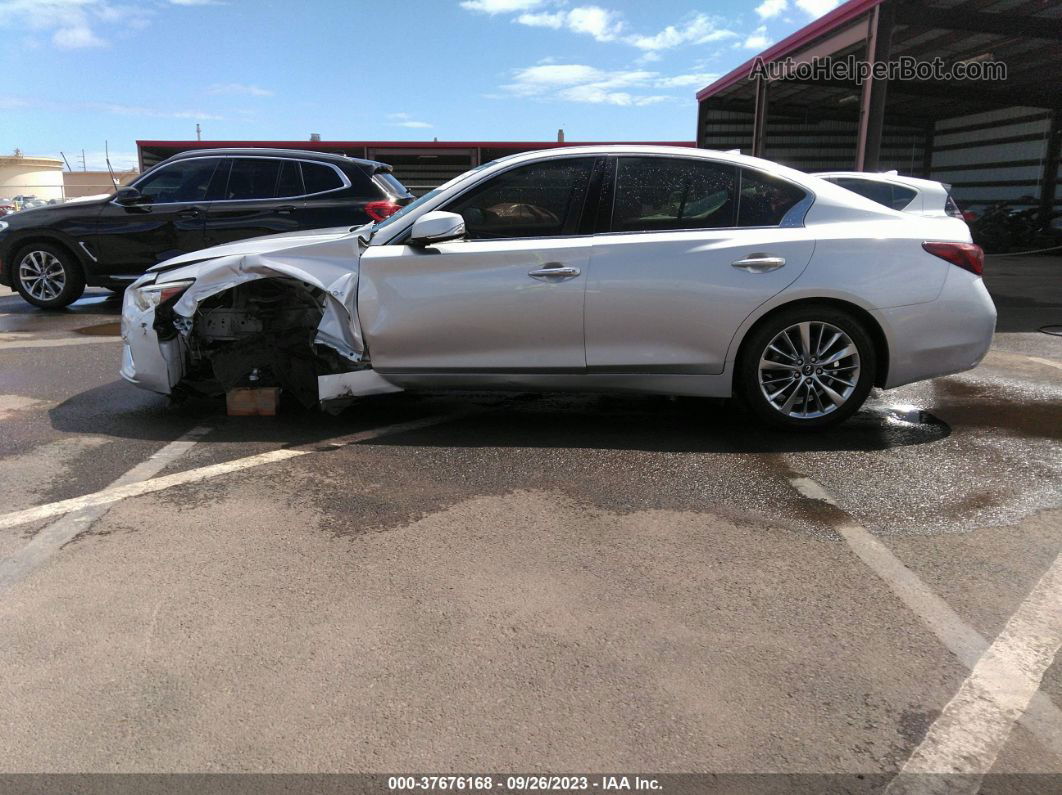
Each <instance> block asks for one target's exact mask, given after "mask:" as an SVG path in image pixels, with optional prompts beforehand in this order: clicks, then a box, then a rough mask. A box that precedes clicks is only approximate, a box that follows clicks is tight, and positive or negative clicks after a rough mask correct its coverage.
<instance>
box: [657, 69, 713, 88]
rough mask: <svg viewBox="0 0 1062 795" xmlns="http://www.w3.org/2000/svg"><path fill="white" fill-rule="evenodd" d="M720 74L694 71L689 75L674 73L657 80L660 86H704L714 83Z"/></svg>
mask: <svg viewBox="0 0 1062 795" xmlns="http://www.w3.org/2000/svg"><path fill="white" fill-rule="evenodd" d="M719 77H720V75H718V74H715V73H712V72H694V73H691V74H688V75H674V76H672V77H665V78H662V79H660V80H658V81H657V82H656V85H657V86H659V87H660V88H682V87H684V86H696V87H697V88H703V87H704V86H706V85H708V84H709V83H714V82H715V81H716V80H718V79H719Z"/></svg>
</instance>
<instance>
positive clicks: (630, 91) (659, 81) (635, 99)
mask: <svg viewBox="0 0 1062 795" xmlns="http://www.w3.org/2000/svg"><path fill="white" fill-rule="evenodd" d="M716 77H717V75H714V74H707V73H690V74H680V75H662V74H660V73H659V72H651V71H647V70H644V69H619V70H612V71H609V70H605V69H598V68H597V67H594V66H588V65H586V64H539V65H537V66H529V67H526V68H524V69H518V70H516V71H515V72H514V73H513V79H512V82H510V83H507V84H506V85H503V86H502V89H503V90H504V91H505V93H506V95H508V96H519V97H527V98H531V99H540V100H560V101H563V102H582V103H589V104H593V105H617V106H620V107H641V106H644V105H653V104H656V103H659V102H668V101H672V100H675V99H677V98H676V97H675V96H673V95H670V94H662V93H659V89H665V90H667V89H674V88H685V87H687V86H704V85H707V84H708V83H711V82H712V81H713V80H715V79H716ZM654 89H656V90H657V91H654Z"/></svg>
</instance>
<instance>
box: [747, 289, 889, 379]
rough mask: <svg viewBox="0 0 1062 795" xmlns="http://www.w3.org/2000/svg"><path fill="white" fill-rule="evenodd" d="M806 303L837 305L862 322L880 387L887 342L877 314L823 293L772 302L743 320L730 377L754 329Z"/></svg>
mask: <svg viewBox="0 0 1062 795" xmlns="http://www.w3.org/2000/svg"><path fill="white" fill-rule="evenodd" d="M807 306H827V307H830V308H831V309H839V310H842V311H845V312H848V313H849V314H851V315H852V316H853V317H855V318H856V319H857V320H858V321H859V322H860V323H862V324H863V327H864V328H866V330H867V333H868V334H869V335H870V339H871V341H872V342H873V343H874V354H875V359H876V361H877V368H876V372H875V373H874V386H877V387H883V386H884V385H885V383H886V381H887V379H888V376H889V342H888V338H887V337H886V335H885V330H884V329H883V328H882V327H881V324H880V323H879V322H878V320H877V318H875V317H874V315H872V314H871V313H870V312H869V311H868V310H867V309H865V308H864V307H862V306H860V305H859V304H856V303H853V302H852V301H846V300H844V299H842V298H827V297H803V298H796V299H793V300H791V301H785V302H784V303H781V304H777V305H775V306H772V307H771V308H770V309H768V310H767V311H765V312H764V313H763V314H761V315H759V316H758V317H756V318H755V319H754V320H752V322H751V323H749V322H748V321H746V323H747V325H746V327H745V328H744V330H743V331H742V332H741V341H740V342H739V343H738V346H737V353H736V355H735V356H734V363H735V366H734V367H733V368H732V375H731V378H732V379H736V378H737V372H738V366H737V363H738V362H740V361H741V357H742V356H743V355H744V354H745V343H746V342H747V340H748V339H749V338H750V337H751V336H752V334H754V333H755V332H756V330H757V329H759V328H760V327H761V326H762V325H764V324H765V323H767V322H768V321H770V319H771V318H773V317H775V316H776V315H777V314H779V313H780V312H784V311H787V310H790V309H793V308H796V307H807Z"/></svg>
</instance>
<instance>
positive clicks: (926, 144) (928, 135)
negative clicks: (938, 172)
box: [920, 121, 937, 179]
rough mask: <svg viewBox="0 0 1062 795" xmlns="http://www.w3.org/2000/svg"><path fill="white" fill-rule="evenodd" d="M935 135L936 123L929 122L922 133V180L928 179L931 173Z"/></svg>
mask: <svg viewBox="0 0 1062 795" xmlns="http://www.w3.org/2000/svg"><path fill="white" fill-rule="evenodd" d="M936 134H937V123H936V122H935V121H931V122H929V124H927V125H926V126H925V129H924V130H923V131H922V173H921V175H920V176H921V177H922V178H923V179H929V178H930V177H929V175H930V174H931V173H933V141H934V139H935V138H936Z"/></svg>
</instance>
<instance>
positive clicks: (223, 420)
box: [49, 381, 950, 453]
mask: <svg viewBox="0 0 1062 795" xmlns="http://www.w3.org/2000/svg"><path fill="white" fill-rule="evenodd" d="M49 415H50V419H51V423H52V426H53V427H54V428H55V429H56V430H59V431H63V432H67V433H94V434H105V435H111V436H115V437H119V438H129V439H153V440H158V441H171V440H173V439H176V438H177V437H178V436H180V435H181V434H182V433H184V432H186V431H187V430H188V429H190V428H191V427H193V426H195V425H203V424H206V425H211V426H214V427H215V431H214V432H213V433H211V434H210V436H209V437H207V438H206V439H204V440H203V442H202V443H206V444H209V443H218V442H271V443H273V444H278V445H281V446H297V445H306V444H314V443H318V442H322V441H326V440H329V439H334V438H336V437H341V436H346V435H350V434H354V433H358V432H359V431H364V430H369V429H372V428H380V427H382V426H386V425H392V424H396V423H402V422H408V421H410V420H415V419H419V418H422V417H429V416H450V415H453V416H454V417H455V419H454V420H452V421H448V422H443V423H440V424H438V425H433V426H429V427H426V428H421V429H418V430H411V431H407V432H400V433H395V434H388V435H387V436H383V437H380V438H379V439H377V440H374V441H372V442H370V443H371V444H378V445H409V446H430V447H514V448H515V447H538V448H589V449H617V450H644V451H659V452H729V453H776V452H802V451H823V452H826V451H843V450H884V449H889V448H893V447H901V446H910V445H918V444H926V443H928V442H934V441H938V440H939V439H943V438H945V437H946V436H948V434H949V433H950V429H949V428H948V426H947V425H946V424H944V423H943V422H941V421H939V420H937V419H936V418H935V417H933V416H932V415H929V414H926V413H924V412H919V411H918V410H917V409H910V408H908V407H904V408H902V409H896V408H891V407H890V406H888V405H887V404H882V403H878V402H871V403H868V405H867V406H866V407H865V408H864V409H863V410H862V411H860V412H859V413H858V414H857V415H856V416H855V417H853V418H852V419H850V420H849V421H848V422H846V423H844V424H842V425H841V426H839V427H837V428H834V429H832V430H829V431H824V432H820V433H794V432H785V431H778V430H773V429H768V428H764V427H762V426H760V425H759V424H757V422H756V421H755V420H754V419H752V418H751V417H749V416H747V415H745V414H744V413H743V412H742V411H741V410H740V409H738V408H736V407H734V406H733V405H732V404H731V403H729V402H727V401H721V400H710V399H700V398H680V399H673V398H665V397H655V396H629V395H597V394H552V393H548V394H528V393H519V394H513V393H478V392H477V393H461V392H438V393H423V394H396V395H381V396H377V397H370V398H363V399H360V400H358V401H357V402H356V403H354V404H353V405H351V406H350V407H349V408H347V409H346V410H345V411H343V412H342V413H341V414H339V415H335V416H333V415H329V414H325V413H322V412H316V411H307V410H304V409H300V408H298V407H288V408H287V410H284V411H282V412H281V413H280V414H278V416H276V417H227V416H226V415H225V407H224V403H223V402H222V401H220V400H191V401H188V402H186V403H184V404H182V405H179V406H170V405H168V402H167V399H166V398H163V397H161V396H156V395H150V394H148V393H145V392H141V391H139V390H136V389H132V388H131V387H129V386H128V385H127V384H125V383H123V382H120V381H116V382H112V383H110V384H106V385H104V386H101V387H97V388H95V389H90V390H86V391H85V392H81V393H79V394H77V395H75V396H73V397H71V398H70V399H68V400H66V401H64V402H63V403H61V404H60V405H58V406H56V407H55V408H53V409H52V410H51V411H50V412H49ZM461 415H467V416H461Z"/></svg>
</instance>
